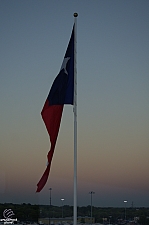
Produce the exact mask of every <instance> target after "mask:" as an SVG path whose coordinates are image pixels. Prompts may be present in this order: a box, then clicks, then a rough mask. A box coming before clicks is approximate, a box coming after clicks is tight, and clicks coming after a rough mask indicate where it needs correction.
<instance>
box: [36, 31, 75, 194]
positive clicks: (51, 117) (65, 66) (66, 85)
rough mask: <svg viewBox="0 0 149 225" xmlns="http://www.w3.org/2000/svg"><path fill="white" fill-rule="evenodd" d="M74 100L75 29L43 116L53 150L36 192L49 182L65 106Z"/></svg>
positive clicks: (49, 154) (42, 112) (50, 152)
mask: <svg viewBox="0 0 149 225" xmlns="http://www.w3.org/2000/svg"><path fill="white" fill-rule="evenodd" d="M73 99H74V27H73V30H72V34H71V38H70V41H69V44H68V47H67V50H66V53H65V57H64V60H63V63H62V66H61V69H60V72H59V74H58V75H57V77H56V78H55V80H54V82H53V84H52V87H51V90H50V92H49V95H48V97H47V99H46V101H45V104H44V107H43V109H42V111H41V115H42V118H43V121H44V123H45V126H46V128H47V131H48V134H49V137H50V142H51V148H50V151H49V152H48V155H47V158H48V163H47V167H46V170H45V172H44V174H43V175H42V177H41V179H40V180H39V182H38V184H37V190H36V192H40V191H41V190H42V188H43V187H44V185H45V184H46V182H47V179H48V176H49V172H50V167H51V161H52V157H53V154H54V149H55V145H56V140H57V136H58V132H59V127H60V123H61V117H62V112H63V106H64V104H71V105H73Z"/></svg>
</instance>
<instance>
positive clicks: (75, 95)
mask: <svg viewBox="0 0 149 225" xmlns="http://www.w3.org/2000/svg"><path fill="white" fill-rule="evenodd" d="M77 16H78V14H77V13H74V107H73V112H74V207H73V213H74V214H73V224H74V225H77V66H76V64H77V59H76V53H77V52H76V51H77V46H76V45H77V40H76V30H77V29H76V26H77Z"/></svg>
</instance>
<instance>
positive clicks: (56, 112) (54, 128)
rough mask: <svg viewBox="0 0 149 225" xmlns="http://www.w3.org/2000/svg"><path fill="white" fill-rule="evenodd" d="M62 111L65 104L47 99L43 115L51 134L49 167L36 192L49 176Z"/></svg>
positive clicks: (48, 156)
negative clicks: (50, 102)
mask: <svg viewBox="0 0 149 225" xmlns="http://www.w3.org/2000/svg"><path fill="white" fill-rule="evenodd" d="M62 112H63V105H49V102H48V100H46V102H45V105H44V107H43V110H42V112H41V115H42V118H43V121H44V123H45V126H46V128H47V131H48V134H49V136H50V142H51V149H50V151H49V152H48V155H47V158H48V165H47V168H46V170H45V172H44V174H43V175H42V177H41V179H40V181H39V182H38V184H37V190H36V192H40V191H41V190H42V188H43V187H44V185H45V184H46V182H47V179H48V176H49V172H50V167H51V161H52V157H53V153H54V149H55V145H56V140H57V136H58V132H59V127H60V122H61V117H62Z"/></svg>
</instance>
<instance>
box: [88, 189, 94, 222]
mask: <svg viewBox="0 0 149 225" xmlns="http://www.w3.org/2000/svg"><path fill="white" fill-rule="evenodd" d="M89 194H90V195H91V224H92V195H93V194H95V192H94V191H90V192H89Z"/></svg>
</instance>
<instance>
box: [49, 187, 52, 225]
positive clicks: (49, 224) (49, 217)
mask: <svg viewBox="0 0 149 225" xmlns="http://www.w3.org/2000/svg"><path fill="white" fill-rule="evenodd" d="M49 190H50V206H49V225H50V219H51V191H52V188H49Z"/></svg>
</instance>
